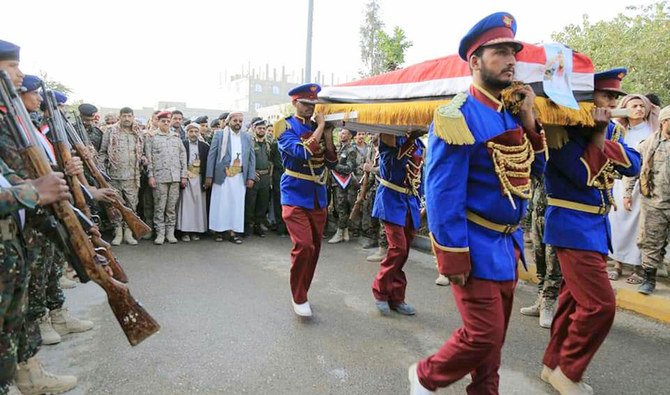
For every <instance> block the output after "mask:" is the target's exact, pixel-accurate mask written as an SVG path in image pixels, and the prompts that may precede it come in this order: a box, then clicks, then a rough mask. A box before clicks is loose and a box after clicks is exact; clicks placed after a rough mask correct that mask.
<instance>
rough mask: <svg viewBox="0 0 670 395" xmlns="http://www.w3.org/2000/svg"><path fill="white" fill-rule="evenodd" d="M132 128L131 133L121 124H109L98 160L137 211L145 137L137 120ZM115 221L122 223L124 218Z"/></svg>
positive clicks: (130, 205) (127, 201)
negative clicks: (124, 129)
mask: <svg viewBox="0 0 670 395" xmlns="http://www.w3.org/2000/svg"><path fill="white" fill-rule="evenodd" d="M132 128H133V132H132V133H128V132H126V131H123V130H121V127H120V125H119V124H115V125H111V126H109V127H108V128H107V130H106V132H105V133H104V134H103V136H102V143H101V144H100V151H99V152H98V162H99V163H100V164H101V165H102V166H103V167H104V168H105V170H106V171H107V175H108V176H109V177H110V178H111V181H110V184H111V186H112V187H114V188H115V189H116V190H117V191H119V193H120V194H121V196H123V199H124V200H125V201H126V204H127V206H128V208H130V209H132V210H133V211H134V210H136V209H137V203H138V195H137V194H138V190H139V187H140V175H141V166H140V158H141V157H142V154H143V148H144V139H143V136H142V134H141V131H140V130H139V127H138V126H137V125H136V124H133V126H132ZM114 225H116V226H121V219H120V218H119V219H118V220H117V221H116V223H115V224H114Z"/></svg>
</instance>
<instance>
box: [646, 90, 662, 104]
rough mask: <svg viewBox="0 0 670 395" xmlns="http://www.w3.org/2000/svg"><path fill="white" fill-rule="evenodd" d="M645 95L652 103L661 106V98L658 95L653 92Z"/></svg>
mask: <svg viewBox="0 0 670 395" xmlns="http://www.w3.org/2000/svg"><path fill="white" fill-rule="evenodd" d="M645 96H646V97H647V99H649V101H650V102H651V103H652V104H653V105H655V106H659V107H662V106H661V98H660V97H658V95H657V94H655V93H647V94H646V95H645Z"/></svg>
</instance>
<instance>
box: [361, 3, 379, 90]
mask: <svg viewBox="0 0 670 395" xmlns="http://www.w3.org/2000/svg"><path fill="white" fill-rule="evenodd" d="M379 8H380V7H379V0H370V1H369V2H368V3H367V4H366V5H365V19H364V20H363V24H362V25H361V28H360V34H361V41H360V45H361V60H362V61H363V64H364V66H365V70H363V71H361V76H364V77H367V76H371V75H375V74H379V73H380V72H381V71H382V58H381V52H380V50H379V45H378V39H379V32H380V31H382V29H383V28H384V22H382V20H381V19H380V17H379Z"/></svg>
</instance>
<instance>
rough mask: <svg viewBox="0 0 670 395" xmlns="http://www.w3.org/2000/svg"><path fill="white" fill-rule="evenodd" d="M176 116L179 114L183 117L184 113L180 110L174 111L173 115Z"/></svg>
mask: <svg viewBox="0 0 670 395" xmlns="http://www.w3.org/2000/svg"><path fill="white" fill-rule="evenodd" d="M175 114H179V115H181V116H182V117H183V116H184V113H183V112H181V111H179V110H174V111H172V115H175Z"/></svg>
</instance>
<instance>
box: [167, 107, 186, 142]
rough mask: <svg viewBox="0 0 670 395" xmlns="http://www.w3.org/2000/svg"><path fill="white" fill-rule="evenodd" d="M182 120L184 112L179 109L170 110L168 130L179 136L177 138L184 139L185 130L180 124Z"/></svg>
mask: <svg viewBox="0 0 670 395" xmlns="http://www.w3.org/2000/svg"><path fill="white" fill-rule="evenodd" d="M182 122H184V113H182V112H181V111H179V110H174V111H172V118H171V119H170V123H171V128H170V132H172V133H175V134H176V135H177V136H179V140H182V141H183V140H186V130H185V129H184V126H182Z"/></svg>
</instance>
